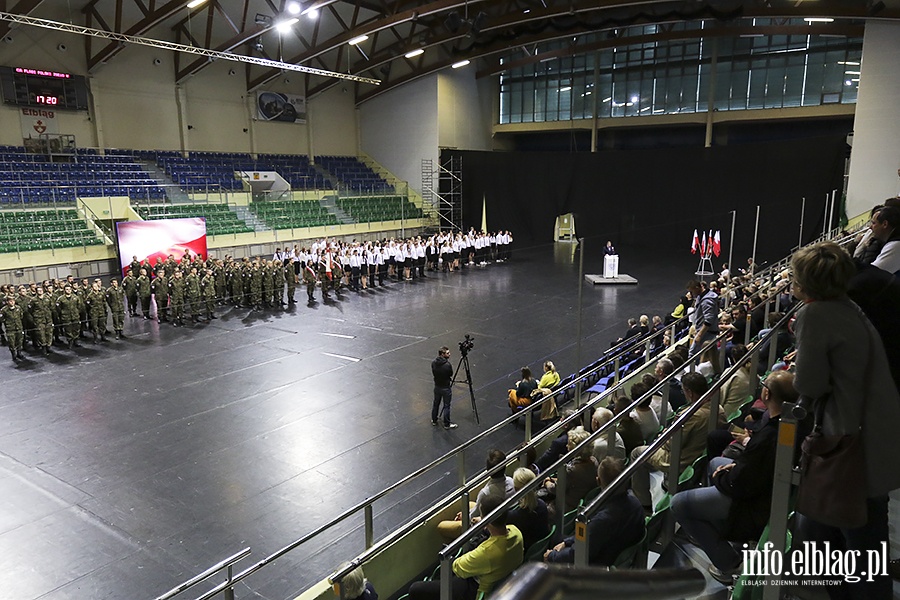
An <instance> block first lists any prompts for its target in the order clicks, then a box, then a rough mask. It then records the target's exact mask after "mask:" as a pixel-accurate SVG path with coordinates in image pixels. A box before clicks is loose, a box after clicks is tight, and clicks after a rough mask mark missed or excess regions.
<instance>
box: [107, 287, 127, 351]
mask: <svg viewBox="0 0 900 600" xmlns="http://www.w3.org/2000/svg"><path fill="white" fill-rule="evenodd" d="M106 304H107V305H108V306H109V310H110V311H111V312H112V322H113V329H114V330H115V332H116V339H119V338H120V337H125V336H124V334H123V333H122V329H123V328H124V327H125V290H124V289H122V287H121V286H119V285H110V286H109V287H108V288H106Z"/></svg>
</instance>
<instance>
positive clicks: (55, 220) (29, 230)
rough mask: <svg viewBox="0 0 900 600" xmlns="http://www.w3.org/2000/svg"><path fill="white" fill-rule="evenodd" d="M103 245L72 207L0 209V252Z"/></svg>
mask: <svg viewBox="0 0 900 600" xmlns="http://www.w3.org/2000/svg"><path fill="white" fill-rule="evenodd" d="M102 244H103V241H102V240H101V239H100V238H98V237H97V235H96V234H95V233H94V232H93V231H91V230H90V229H89V228H88V226H87V223H86V222H85V221H84V220H83V219H81V218H80V217H79V216H78V213H77V211H75V210H74V209H70V210H28V211H25V210H7V211H0V252H29V251H33V250H51V249H54V248H71V247H75V246H96V245H102Z"/></svg>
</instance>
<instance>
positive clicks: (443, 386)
mask: <svg viewBox="0 0 900 600" xmlns="http://www.w3.org/2000/svg"><path fill="white" fill-rule="evenodd" d="M431 374H432V376H433V377H434V404H432V405H431V424H432V425H434V426H435V427H436V426H437V424H438V409H440V408H441V402H442V401H443V403H444V408H443V410H442V411H441V414H442V418H443V425H444V429H456V428H457V427H459V425H457V424H456V423H452V422H450V401H451V400H452V399H453V390H451V389H450V382H451V381H452V380H453V367H452V366H450V348H448V347H447V346H442V347H441V349H440V350H438V355H437V358H436V359H434V360H433V361H432V363H431Z"/></svg>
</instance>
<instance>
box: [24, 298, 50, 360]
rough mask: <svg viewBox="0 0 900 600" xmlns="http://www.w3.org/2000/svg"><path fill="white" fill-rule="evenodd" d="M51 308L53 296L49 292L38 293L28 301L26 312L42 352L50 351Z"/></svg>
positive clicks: (47, 352)
mask: <svg viewBox="0 0 900 600" xmlns="http://www.w3.org/2000/svg"><path fill="white" fill-rule="evenodd" d="M53 309H54V302H53V298H51V297H50V295H49V294H38V295H37V296H35V297H34V298H32V299H31V301H30V302H29V303H28V312H29V313H31V319H32V321H34V327H35V331H36V332H37V341H38V344H37V345H38V346H40V347H41V348H43V349H44V354H49V353H50V344H52V343H53Z"/></svg>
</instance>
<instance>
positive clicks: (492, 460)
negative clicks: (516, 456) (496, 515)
mask: <svg viewBox="0 0 900 600" xmlns="http://www.w3.org/2000/svg"><path fill="white" fill-rule="evenodd" d="M505 467H506V455H505V454H503V452H502V451H501V450H497V449H496V448H495V449H493V450H490V451H488V455H487V460H486V461H485V465H484V469H485V470H486V471H487V472H488V474H489V475H490V477H491V478H490V479H489V480H488V482H487V483H486V484H485V485H484V487H483V488H481V491H480V492H478V496H477V497H476V499H475V502H470V503H469V514H470V515H471V516H472V522H473V523H474V522H477V521H478V519H480V518H481V517H482V516H484V515H485V514H487V512H486V511H485V510H484V507H483V504H484V501H485V499H486V498H488V497H489V496H497V497H499V498H500V499H501V500H504V499H506V498H509V497H510V496H512V495H513V492H514V491H515V490H514V488H513V480H512V477H508V476H507V475H506V470H505ZM462 525H463V524H462V513H461V512H459V513H456V518H455V519H454V520H453V521H441V522H440V523H438V534H440V536H441V537H442V538H443V539H444V540H446V541H448V542H452V541H453V540H455V539H456V538H458V537H459V535H460V534H461V533H462V532H463V527H462Z"/></svg>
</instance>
